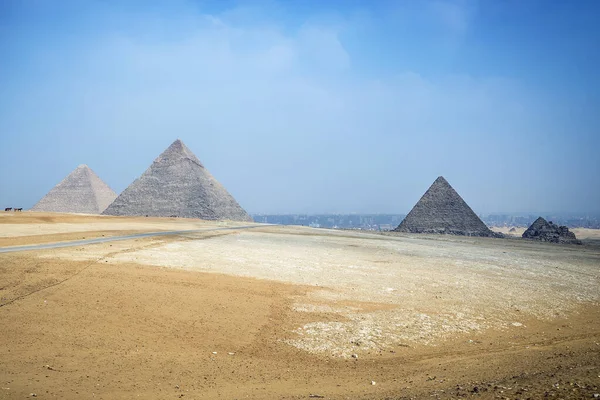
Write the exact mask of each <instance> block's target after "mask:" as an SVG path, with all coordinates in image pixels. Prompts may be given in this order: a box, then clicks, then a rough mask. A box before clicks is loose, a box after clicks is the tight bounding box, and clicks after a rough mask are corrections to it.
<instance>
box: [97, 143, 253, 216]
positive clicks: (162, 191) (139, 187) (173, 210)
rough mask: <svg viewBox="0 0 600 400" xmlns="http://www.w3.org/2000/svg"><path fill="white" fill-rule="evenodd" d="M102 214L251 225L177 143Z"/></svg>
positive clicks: (197, 162) (235, 202) (233, 203)
mask: <svg viewBox="0 0 600 400" xmlns="http://www.w3.org/2000/svg"><path fill="white" fill-rule="evenodd" d="M103 214H107V215H132V216H135V215H137V216H153V217H183V218H200V219H205V220H221V219H230V220H238V221H252V218H251V217H250V216H249V215H248V213H246V211H244V209H243V208H242V207H240V205H239V204H238V203H237V201H235V199H234V198H233V197H232V196H231V195H230V194H229V193H228V192H227V190H225V188H224V187H223V186H222V185H221V184H220V183H219V182H218V181H217V180H216V179H215V178H214V177H213V176H212V175H211V174H210V172H208V170H207V169H206V168H204V165H202V163H201V162H200V160H198V158H196V156H195V155H194V154H193V153H192V152H191V151H190V149H188V148H187V147H186V146H185V145H184V144H183V142H182V141H181V140H179V139H177V140H176V141H174V142H173V143H172V144H171V145H170V146H169V147H168V148H167V149H166V150H165V151H164V152H163V153H162V154H161V155H159V156H158V157H157V158H156V160H154V162H153V163H152V165H150V167H149V168H148V169H147V170H146V171H145V172H144V173H143V174H142V176H140V177H139V178H138V179H136V180H135V181H134V182H133V183H132V184H131V185H129V186H128V187H127V189H125V190H124V191H123V193H121V194H120V195H119V197H117V199H116V200H115V201H114V202H113V203H112V204H111V205H110V206H108V208H107V209H106V210H105V211H104V213H103Z"/></svg>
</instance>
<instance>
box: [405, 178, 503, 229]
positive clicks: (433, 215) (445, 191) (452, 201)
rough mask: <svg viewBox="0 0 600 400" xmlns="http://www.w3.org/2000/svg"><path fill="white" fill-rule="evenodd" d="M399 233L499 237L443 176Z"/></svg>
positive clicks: (406, 220) (410, 213)
mask: <svg viewBox="0 0 600 400" xmlns="http://www.w3.org/2000/svg"><path fill="white" fill-rule="evenodd" d="M394 230H395V231H396V232H411V233H446V234H451V235H466V236H498V234H496V233H494V232H492V231H491V230H490V229H489V228H488V227H487V226H486V225H485V224H484V223H483V221H481V219H479V217H478V216H477V215H476V214H475V213H474V212H473V210H471V207H469V206H468V205H467V203H465V201H464V200H463V199H462V197H460V195H459V194H458V193H456V191H455V190H454V188H452V186H450V184H449V183H448V181H446V179H444V177H443V176H440V177H438V178H437V179H436V180H435V182H433V184H432V185H431V186H430V187H429V189H428V190H427V191H426V192H425V194H424V195H423V197H421V199H420V200H419V201H418V202H417V204H416V205H415V206H414V207H413V209H412V210H410V212H409V213H408V215H407V216H406V218H404V220H403V221H402V222H401V223H400V225H398V227H397V228H396V229H394Z"/></svg>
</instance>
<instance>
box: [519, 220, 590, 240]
mask: <svg viewBox="0 0 600 400" xmlns="http://www.w3.org/2000/svg"><path fill="white" fill-rule="evenodd" d="M522 237H523V238H525V239H534V240H540V241H542V242H551V243H573V244H581V241H579V240H577V237H575V234H574V233H573V232H570V231H569V228H567V227H566V226H558V225H556V224H553V223H552V222H548V221H546V220H545V219H544V218H542V217H539V218H538V219H536V220H535V221H534V222H533V224H531V226H530V227H529V228H527V230H526V231H525V232H523V235H522Z"/></svg>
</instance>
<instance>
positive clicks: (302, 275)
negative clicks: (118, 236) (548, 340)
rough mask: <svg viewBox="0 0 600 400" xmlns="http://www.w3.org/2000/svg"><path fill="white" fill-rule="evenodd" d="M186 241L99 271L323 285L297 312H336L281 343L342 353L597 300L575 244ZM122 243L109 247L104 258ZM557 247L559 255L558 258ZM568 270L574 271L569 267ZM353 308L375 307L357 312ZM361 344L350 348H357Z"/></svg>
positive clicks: (591, 254)
mask: <svg viewBox="0 0 600 400" xmlns="http://www.w3.org/2000/svg"><path fill="white" fill-rule="evenodd" d="M206 236H207V234H189V235H186V236H185V240H169V241H166V242H164V243H162V244H161V243H158V244H156V245H154V246H152V247H149V248H144V249H140V250H135V251H127V252H119V253H117V254H115V255H111V256H109V257H106V258H105V259H103V262H108V263H116V264H120V263H128V262H136V263H140V264H146V265H154V266H161V267H172V268H180V269H187V270H190V271H200V272H218V273H225V274H229V275H237V276H244V277H255V278H261V279H269V280H274V281H279V282H287V283H293V284H301V285H309V286H313V287H319V288H322V289H319V290H315V291H313V292H311V296H310V297H309V298H302V300H301V301H298V302H297V303H296V304H295V305H294V308H295V310H297V311H300V312H301V311H310V312H315V311H316V312H327V313H335V314H339V315H341V316H343V317H344V319H345V321H343V322H340V321H335V322H331V321H324V322H323V321H317V322H313V323H310V324H307V325H304V326H302V327H298V328H297V329H296V330H295V331H294V332H295V334H296V335H295V336H293V337H292V338H291V339H289V340H287V343H289V344H290V345H293V346H296V347H298V348H301V349H303V350H307V351H309V352H315V353H323V354H328V355H332V356H340V357H350V356H351V355H352V354H359V353H368V352H371V351H378V350H381V349H383V350H390V349H393V348H394V347H395V346H397V345H401V344H414V343H421V344H432V345H435V344H436V342H437V341H438V340H441V339H445V338H448V337H453V336H454V335H455V334H457V333H465V334H469V335H472V336H473V337H476V336H477V335H478V334H479V333H480V332H481V331H483V330H486V329H489V328H494V329H509V328H510V327H513V326H515V325H517V324H523V321H522V320H523V318H530V317H536V318H541V319H547V318H554V317H556V316H563V317H564V316H566V315H568V314H569V313H570V312H571V311H572V310H573V309H574V308H575V307H577V306H578V305H579V304H581V303H584V302H596V301H598V300H599V298H600V291H598V287H599V284H600V272H599V271H598V265H600V255H599V254H598V252H597V251H595V250H589V249H587V248H580V247H577V246H570V247H564V246H562V247H560V249H557V247H556V246H555V245H551V244H545V245H544V244H540V243H533V244H532V243H529V242H521V241H518V242H516V241H506V240H501V239H498V240H490V239H463V238H456V237H444V238H439V237H432V236H425V237H422V236H416V235H415V236H399V237H382V236H379V235H368V234H361V233H351V232H350V233H349V232H336V231H327V230H313V229H310V228H302V227H285V228H283V227H269V228H263V229H258V230H256V229H255V230H252V231H241V232H238V233H235V234H229V233H225V234H224V233H218V234H217V235H214V234H211V235H210V238H207V237H206ZM127 246H129V245H128V244H127V243H120V244H114V245H113V246H112V248H111V251H115V250H119V249H121V248H126V247H127ZM557 250H558V251H557ZM106 252H107V250H106V249H105V248H102V247H100V246H89V247H87V248H85V249H82V250H79V251H76V252H74V251H72V250H71V249H64V250H60V251H57V252H56V253H55V254H53V255H52V257H56V256H59V257H61V258H70V259H74V260H80V261H84V260H86V261H87V260H94V259H97V258H100V257H103V256H105V254H106ZM574 265H576V268H573V267H574ZM348 302H359V303H368V304H377V305H378V306H376V307H372V309H369V310H364V309H363V307H361V306H360V305H358V306H357V305H356V304H350V305H348V304H346V303H348ZM357 342H359V343H361V345H360V346H356V344H355V343H357Z"/></svg>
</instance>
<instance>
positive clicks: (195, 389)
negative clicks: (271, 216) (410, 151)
mask: <svg viewBox="0 0 600 400" xmlns="http://www.w3.org/2000/svg"><path fill="white" fill-rule="evenodd" d="M238 225H240V226H241V225H248V224H238V223H235V222H206V221H198V220H182V219H160V218H122V217H101V216H74V215H60V214H36V213H22V214H15V213H11V214H4V215H3V214H2V213H0V247H7V246H15V245H21V244H32V243H48V242H54V241H69V240H75V239H81V238H82V237H86V238H92V237H99V236H103V235H104V236H105V237H108V236H114V235H121V234H124V233H133V232H152V231H165V230H194V229H211V228H219V227H223V226H228V227H235V226H238ZM589 234H590V235H591V236H590V237H593V235H594V234H595V232H590V233H589ZM594 243H595V242H594V241H592V242H590V243H588V244H585V245H583V246H576V245H552V244H545V243H536V242H531V241H525V240H520V239H516V238H508V239H489V238H464V237H462V238H461V237H452V236H431V235H407V234H394V235H376V234H368V233H360V232H348V231H334V230H326V229H311V228H305V227H284V226H258V227H255V228H252V229H233V230H229V231H208V230H205V231H202V232H186V233H183V234H180V235H176V236H165V237H154V238H143V239H132V240H127V241H119V242H110V243H102V244H94V245H87V246H78V247H70V248H62V249H53V250H38V251H27V252H20V253H5V254H0V337H2V339H3V340H1V341H0V398H24V397H32V394H35V396H36V397H38V398H94V399H96V398H98V399H112V398H124V399H130V398H138V397H139V398H161V399H162V398H166V399H168V398H186V399H188V398H189V399H195V398H203V399H210V398H227V399H244V398H250V399H273V398H276V399H278V398H284V399H304V398H306V399H308V398H331V399H346V398H348V399H409V398H461V397H479V398H501V399H502V398H509V399H515V398H519V399H521V398H522V399H527V398H531V399H537V398H544V397H548V398H557V399H558V398H577V399H579V398H593V395H594V394H596V393H600V307H599V299H600V290H599V289H600V286H599V283H600V247H598V246H597V245H596V244H594Z"/></svg>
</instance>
